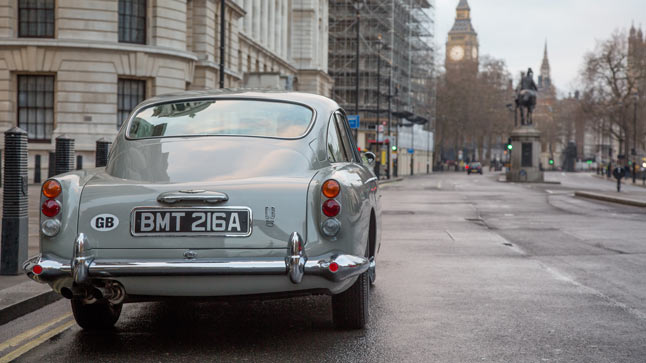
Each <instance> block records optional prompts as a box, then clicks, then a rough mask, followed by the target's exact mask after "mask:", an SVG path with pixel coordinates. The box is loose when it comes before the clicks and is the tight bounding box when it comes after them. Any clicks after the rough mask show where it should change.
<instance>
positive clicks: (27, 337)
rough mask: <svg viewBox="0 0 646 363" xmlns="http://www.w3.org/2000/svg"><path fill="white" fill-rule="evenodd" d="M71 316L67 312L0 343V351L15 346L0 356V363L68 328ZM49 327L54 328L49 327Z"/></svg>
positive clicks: (71, 322)
mask: <svg viewBox="0 0 646 363" xmlns="http://www.w3.org/2000/svg"><path fill="white" fill-rule="evenodd" d="M71 317H72V313H67V314H65V315H62V316H59V317H58V318H55V319H53V320H50V321H48V322H46V323H44V324H41V325H38V326H37V327H35V328H32V329H30V330H28V331H26V332H24V333H22V334H20V335H17V336H15V337H13V338H11V339H9V340H7V341H5V342H2V343H0V352H3V351H5V350H8V349H11V348H16V347H17V348H16V349H14V350H12V351H10V352H9V353H7V354H6V355H3V356H0V363H5V362H11V361H12V360H14V359H16V358H18V357H20V356H21V355H23V354H25V353H27V352H28V351H30V350H32V349H34V348H36V347H37V346H39V345H41V344H43V343H44V342H46V341H47V340H48V339H50V338H51V337H53V336H55V335H58V334H60V333H62V332H64V331H65V330H67V329H69V328H70V327H72V326H73V325H74V324H75V322H74V319H71ZM60 322H63V324H60V325H57V324H59V323H60ZM56 325H57V326H56ZM51 327H54V328H53V329H50V328H51ZM43 332H44V333H43Z"/></svg>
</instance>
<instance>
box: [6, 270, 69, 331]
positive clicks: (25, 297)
mask: <svg viewBox="0 0 646 363" xmlns="http://www.w3.org/2000/svg"><path fill="white" fill-rule="evenodd" d="M60 298H61V296H60V295H59V294H57V293H55V292H54V291H52V289H51V288H50V287H49V285H46V284H39V283H37V282H34V281H23V282H22V283H20V284H16V285H13V286H10V287H7V288H4V289H2V290H0V325H2V324H5V323H7V322H9V321H11V320H13V319H15V318H17V317H20V316H23V315H25V314H28V313H30V312H32V311H34V310H37V309H40V308H41V307H43V306H45V305H47V304H49V303H52V302H54V301H56V300H59V299H60Z"/></svg>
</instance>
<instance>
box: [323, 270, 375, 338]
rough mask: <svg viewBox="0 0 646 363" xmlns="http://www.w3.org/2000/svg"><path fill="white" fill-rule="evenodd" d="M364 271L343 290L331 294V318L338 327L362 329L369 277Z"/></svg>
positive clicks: (365, 313)
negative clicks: (336, 293)
mask: <svg viewBox="0 0 646 363" xmlns="http://www.w3.org/2000/svg"><path fill="white" fill-rule="evenodd" d="M368 274H369V272H368V271H366V272H364V273H362V274H361V275H359V278H357V281H355V283H354V284H353V285H352V286H351V287H350V288H349V289H347V290H345V291H344V292H342V293H340V294H338V295H334V296H332V318H333V320H334V325H335V326H336V327H337V328H339V329H363V328H364V327H365V326H366V323H367V322H368V315H369V311H368V308H369V305H370V304H369V296H370V277H369V276H368Z"/></svg>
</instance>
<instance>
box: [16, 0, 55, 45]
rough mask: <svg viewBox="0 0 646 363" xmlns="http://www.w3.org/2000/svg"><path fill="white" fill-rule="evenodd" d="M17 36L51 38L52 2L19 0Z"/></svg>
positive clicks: (52, 24)
mask: <svg viewBox="0 0 646 363" xmlns="http://www.w3.org/2000/svg"><path fill="white" fill-rule="evenodd" d="M18 36H19V37H25V38H53V37H54V0H19V1H18Z"/></svg>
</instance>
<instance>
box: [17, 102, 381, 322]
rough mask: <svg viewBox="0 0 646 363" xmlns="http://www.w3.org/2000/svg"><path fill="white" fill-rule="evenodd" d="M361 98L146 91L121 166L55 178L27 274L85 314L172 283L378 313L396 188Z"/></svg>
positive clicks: (104, 318)
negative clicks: (356, 102)
mask: <svg viewBox="0 0 646 363" xmlns="http://www.w3.org/2000/svg"><path fill="white" fill-rule="evenodd" d="M365 157H366V161H365V162H363V161H362V159H361V156H360V155H359V153H358V150H357V147H356V145H355V143H354V140H353V138H352V137H351V133H350V128H349V125H348V121H347V118H346V114H345V112H344V111H343V110H342V109H341V108H340V107H339V106H338V105H337V104H336V103H335V102H334V101H332V100H330V99H328V98H326V97H322V96H317V95H311V94H304V93H295V92H252V91H245V90H240V91H192V92H184V93H180V94H176V95H168V96H161V97H156V98H153V99H150V100H147V101H144V102H143V103H141V104H140V105H138V106H137V107H136V108H135V109H134V110H133V112H132V113H131V115H130V116H129V118H128V120H126V121H125V122H124V125H123V127H122V128H121V129H120V131H119V133H118V135H117V137H116V140H115V141H114V144H113V146H112V149H111V150H110V155H109V160H108V164H107V166H106V167H105V168H96V169H90V170H78V171H74V172H70V173H66V174H61V175H57V176H55V177H53V178H50V179H48V180H46V181H45V183H44V184H43V187H42V195H41V205H42V212H41V215H40V227H41V233H40V254H39V255H37V256H35V257H33V258H31V259H29V260H28V261H27V262H25V264H24V270H25V272H26V274H27V275H28V276H29V277H30V278H32V279H33V280H35V281H38V282H42V283H48V284H49V285H50V286H51V288H52V289H53V290H54V291H55V292H57V293H59V294H61V295H63V296H64V297H65V298H68V299H70V300H71V306H72V311H73V313H74V317H75V318H76V321H77V323H78V324H79V325H80V326H81V327H83V328H85V329H101V328H109V327H112V326H113V325H114V324H115V323H116V322H117V320H118V318H119V315H120V313H121V309H122V305H123V304H124V303H128V302H138V301H154V300H159V299H164V298H167V297H180V298H186V299H191V298H194V297H233V296H241V295H253V296H259V297H268V298H273V297H277V296H280V297H284V296H286V295H287V296H291V295H303V294H324V295H330V296H331V297H332V298H331V300H332V317H333V321H334V323H335V325H336V326H337V327H339V328H351V329H359V328H363V327H364V326H365V324H366V321H367V319H368V311H369V288H370V285H371V284H373V283H374V282H375V277H376V275H375V272H376V255H377V252H378V251H379V247H380V238H381V232H380V227H379V226H380V220H381V207H380V195H379V194H380V191H379V189H378V184H377V178H376V177H375V175H374V173H373V172H372V169H373V166H374V160H375V155H374V154H372V153H366V155H365Z"/></svg>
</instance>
